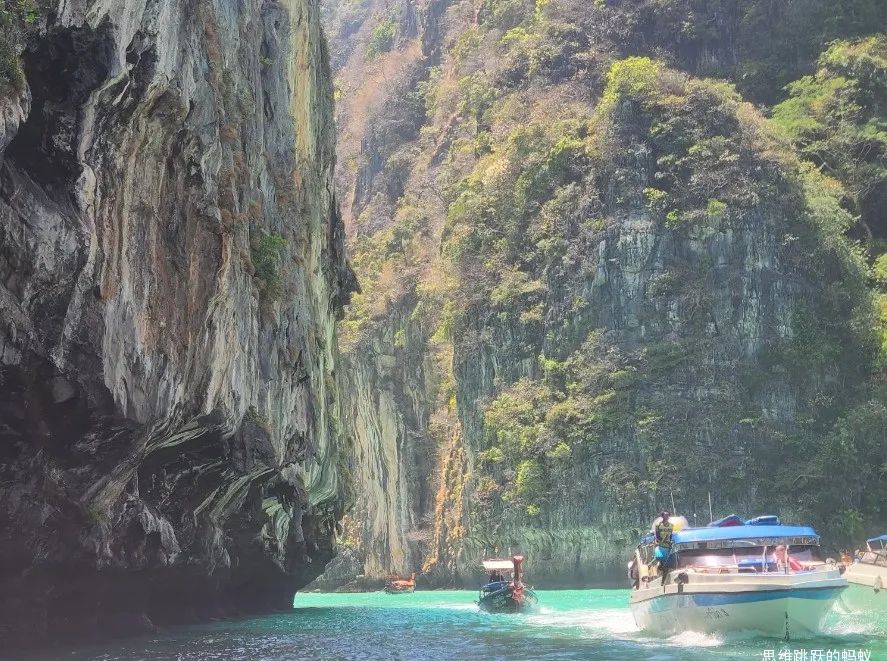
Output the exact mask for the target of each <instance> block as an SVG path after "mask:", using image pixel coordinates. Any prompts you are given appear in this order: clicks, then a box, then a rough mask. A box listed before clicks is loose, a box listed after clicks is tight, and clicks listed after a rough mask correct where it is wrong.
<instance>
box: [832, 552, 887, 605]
mask: <svg viewBox="0 0 887 661" xmlns="http://www.w3.org/2000/svg"><path fill="white" fill-rule="evenodd" d="M844 578H846V579H847V581H848V583H849V584H850V585H849V586H848V587H847V589H846V590H845V591H844V593H843V594H842V595H841V607H842V608H843V609H844V610H847V611H850V612H870V611H874V612H879V613H885V614H887V567H882V566H880V565H867V564H862V563H854V564H852V565H850V566H849V567H847V571H845V572H844Z"/></svg>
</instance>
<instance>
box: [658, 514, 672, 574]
mask: <svg viewBox="0 0 887 661" xmlns="http://www.w3.org/2000/svg"><path fill="white" fill-rule="evenodd" d="M668 517H669V513H668V512H667V511H665V510H663V511H662V512H661V513H660V514H659V518H660V521H659V522H658V523H657V524H656V525H655V526H654V528H653V538H654V541H655V543H656V548H655V550H654V551H653V557H654V558H655V559H656V561H657V563H658V570H659V573H660V574H661V575H662V580H663V581H664V580H665V574H666V573H667V569H666V566H667V563H668V556H669V555H671V537H672V535H673V534H674V526H673V525H672V523H671V522H670V521H669V520H668Z"/></svg>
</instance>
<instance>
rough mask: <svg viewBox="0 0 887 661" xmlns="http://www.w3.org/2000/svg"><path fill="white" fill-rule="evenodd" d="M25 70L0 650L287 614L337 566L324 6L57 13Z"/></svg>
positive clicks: (8, 293) (5, 323)
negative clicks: (205, 620)
mask: <svg viewBox="0 0 887 661" xmlns="http://www.w3.org/2000/svg"><path fill="white" fill-rule="evenodd" d="M22 60H23V70H24V80H25V84H24V87H23V91H22V92H21V94H19V95H12V96H13V98H7V99H4V100H3V101H2V102H0V105H2V123H0V150H2V154H0V156H2V159H0V447H2V462H0V499H2V503H3V504H2V506H0V568H2V569H0V571H2V583H0V589H2V591H3V594H4V598H3V605H2V612H0V622H2V628H0V635H2V637H3V638H6V637H12V636H15V637H19V638H27V637H30V636H34V635H47V634H48V635H66V634H69V633H89V632H90V631H93V630H94V631H99V630H101V631H105V632H106V631H107V630H108V629H113V628H114V625H115V624H116V625H119V626H120V627H122V628H128V627H131V626H144V625H146V624H147V623H146V620H145V618H144V617H143V616H145V615H146V616H147V617H148V618H150V619H151V620H153V621H155V622H172V621H186V620H188V619H192V618H200V617H206V616H208V615H213V614H225V613H238V612H250V611H256V610H263V609H268V608H277V607H287V606H288V605H289V604H290V603H291V598H292V594H293V592H294V591H295V589H297V588H298V587H300V586H301V585H304V584H305V583H307V582H308V581H309V580H311V578H312V577H313V576H314V575H316V574H317V573H318V572H319V571H321V570H322V568H323V566H324V565H325V563H326V561H327V560H328V559H329V558H330V557H331V555H332V550H331V545H332V542H333V540H332V529H333V526H334V523H335V521H336V519H337V518H338V516H339V509H338V508H339V507H340V503H341V492H340V480H339V473H338V465H339V464H340V461H341V454H340V434H341V429H342V422H341V412H340V405H339V396H338V387H337V383H336V379H337V374H336V371H337V361H338V358H337V345H336V337H335V320H336V317H337V315H338V314H339V312H340V309H341V306H342V304H343V303H344V302H345V300H346V298H347V296H348V294H349V291H350V289H351V287H352V284H351V275H350V271H349V270H348V267H347V265H346V263H345V260H344V254H343V230H342V225H341V221H340V219H339V216H338V213H337V209H336V201H335V195H334V192H333V166H334V160H335V157H334V147H335V136H334V130H333V115H332V82H331V76H330V73H329V70H328V61H327V60H328V56H327V51H326V45H325V43H324V39H323V36H322V34H321V28H320V24H319V9H318V7H317V4H316V2H315V1H314V0H281V1H280V2H278V1H275V0H248V1H247V2H240V3H232V2H227V1H224V0H180V1H173V2H169V1H159V0H65V1H63V2H58V3H55V4H54V5H52V6H50V7H48V8H44V9H42V10H41V15H40V19H39V22H38V24H37V25H35V26H34V27H33V28H32V29H31V33H30V34H29V36H28V38H27V43H26V47H25V50H24V52H23V54H22ZM16 96H17V97H18V98H15V97H16Z"/></svg>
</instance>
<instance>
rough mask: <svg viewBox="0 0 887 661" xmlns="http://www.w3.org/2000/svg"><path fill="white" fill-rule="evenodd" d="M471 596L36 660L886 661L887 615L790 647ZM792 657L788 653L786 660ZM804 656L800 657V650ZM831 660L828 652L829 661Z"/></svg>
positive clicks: (417, 597)
mask: <svg viewBox="0 0 887 661" xmlns="http://www.w3.org/2000/svg"><path fill="white" fill-rule="evenodd" d="M475 597H476V595H475V593H473V592H416V593H415V594H411V595H387V594H384V593H380V592H377V593H367V594H300V595H297V596H296V599H295V608H294V610H293V612H291V613H285V614H279V615H273V616H268V617H262V618H258V619H254V620H246V621H241V622H216V623H213V624H208V625H201V626H191V627H180V628H174V629H170V630H165V631H164V632H163V633H162V634H157V635H152V636H148V637H144V638H139V639H130V640H125V641H113V642H109V643H107V644H105V645H101V646H91V647H83V648H80V649H76V650H65V651H64V652H56V653H52V654H43V655H32V656H30V657H27V658H32V659H105V660H111V659H177V660H178V659H183V660H191V659H195V660H210V659H212V660H217V659H218V660H221V659H245V660H250V661H253V660H256V661H257V660H260V659H261V660H263V661H264V660H269V661H270V660H274V659H316V660H318V661H320V660H326V659H367V660H369V659H402V660H408V659H409V660H412V659H444V660H446V661H457V660H461V659H502V660H509V661H510V660H515V659H612V660H614V661H616V660H618V659H656V660H658V661H670V660H672V659H673V660H681V661H683V660H693V659H706V660H709V661H710V660H712V659H764V658H768V657H767V656H766V654H768V651H772V652H773V655H774V656H773V658H774V659H777V660H778V659H780V658H781V657H780V656H779V652H780V650H786V651H789V652H790V653H792V656H790V657H789V658H794V657H793V655H794V652H795V651H801V650H806V651H807V655H808V656H807V657H805V658H806V659H807V661H810V654H811V652H812V651H813V650H823V651H825V650H832V651H834V650H837V651H838V656H837V657H836V659H835V661H844V660H845V659H846V658H847V656H846V655H845V657H844V659H842V657H841V655H840V654H841V652H842V651H845V650H854V655H853V657H852V658H854V659H856V658H859V657H858V656H857V655H858V651H857V650H860V649H862V650H866V651H867V652H869V653H870V655H871V656H870V658H872V659H878V660H881V659H884V660H887V622H885V621H881V619H880V618H878V617H877V616H875V615H871V616H866V617H860V616H849V615H840V614H838V613H835V614H834V615H833V616H832V617H831V619H830V621H829V623H828V626H827V630H826V631H827V632H826V634H825V635H824V636H822V637H819V638H816V639H813V640H798V641H792V642H790V643H783V642H782V641H777V640H768V639H763V638H748V637H745V638H743V637H740V638H734V639H727V640H723V639H719V638H716V637H713V636H704V635H700V634H695V633H685V634H681V635H678V636H675V637H673V638H666V639H658V638H655V637H651V636H648V635H644V634H641V633H640V632H638V631H637V629H636V628H635V626H634V620H633V619H632V617H631V613H630V611H629V610H628V608H627V606H626V604H627V600H628V591H627V590H566V591H557V592H553V591H540V592H539V598H540V603H541V604H542V609H541V611H540V612H539V613H536V614H533V615H491V614H487V613H481V612H479V611H478V609H477V607H476V606H475V604H474V599H475ZM782 658H784V657H782ZM799 658H800V657H799ZM825 659H826V657H825V656H823V657H822V661H825Z"/></svg>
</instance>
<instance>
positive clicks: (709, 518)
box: [708, 491, 715, 521]
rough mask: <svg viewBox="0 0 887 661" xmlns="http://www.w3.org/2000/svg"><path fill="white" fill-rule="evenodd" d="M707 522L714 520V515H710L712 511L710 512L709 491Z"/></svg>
mask: <svg viewBox="0 0 887 661" xmlns="http://www.w3.org/2000/svg"><path fill="white" fill-rule="evenodd" d="M708 520H709V521H714V520H715V515H714V514H712V511H711V491H709V492H708Z"/></svg>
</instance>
